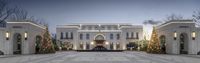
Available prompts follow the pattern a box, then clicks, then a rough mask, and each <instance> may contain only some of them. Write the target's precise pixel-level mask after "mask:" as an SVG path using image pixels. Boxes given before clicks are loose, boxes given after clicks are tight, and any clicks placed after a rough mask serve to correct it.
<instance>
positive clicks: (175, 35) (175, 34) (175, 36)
mask: <svg viewBox="0 0 200 63" xmlns="http://www.w3.org/2000/svg"><path fill="white" fill-rule="evenodd" d="M176 38H177V33H176V31H175V32H174V40H176Z"/></svg>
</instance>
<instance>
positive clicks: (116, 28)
mask: <svg viewBox="0 0 200 63" xmlns="http://www.w3.org/2000/svg"><path fill="white" fill-rule="evenodd" d="M56 33H57V34H56V35H57V40H59V41H61V43H63V44H65V43H68V44H69V43H70V44H71V47H70V48H71V49H73V50H96V49H100V50H126V49H127V47H126V45H127V44H128V43H130V42H136V41H138V40H142V39H143V27H142V25H132V24H123V23H121V24H114V23H110V24H109V23H108V24H105V23H101V24H98V23H85V24H67V25H58V26H57V28H56Z"/></svg>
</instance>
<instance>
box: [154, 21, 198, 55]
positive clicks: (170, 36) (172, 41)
mask: <svg viewBox="0 0 200 63" xmlns="http://www.w3.org/2000/svg"><path fill="white" fill-rule="evenodd" d="M156 28H157V30H158V36H159V38H160V43H161V47H162V48H163V50H165V51H166V53H168V54H197V53H198V52H200V37H199V36H200V34H199V33H200V29H199V27H196V26H195V23H194V22H193V21H192V20H172V21H169V22H166V23H163V24H161V25H159V26H157V27H156Z"/></svg>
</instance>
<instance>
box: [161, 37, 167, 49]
mask: <svg viewBox="0 0 200 63" xmlns="http://www.w3.org/2000/svg"><path fill="white" fill-rule="evenodd" d="M160 47H161V50H162V52H163V53H166V37H165V36H164V35H161V36H160Z"/></svg>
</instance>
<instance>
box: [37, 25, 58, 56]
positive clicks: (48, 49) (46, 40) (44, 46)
mask: <svg viewBox="0 0 200 63" xmlns="http://www.w3.org/2000/svg"><path fill="white" fill-rule="evenodd" d="M39 53H42V54H44V53H55V49H54V45H53V43H52V39H51V35H50V34H49V30H48V27H46V29H45V32H44V33H43V37H42V43H41V47H40V50H39Z"/></svg>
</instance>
